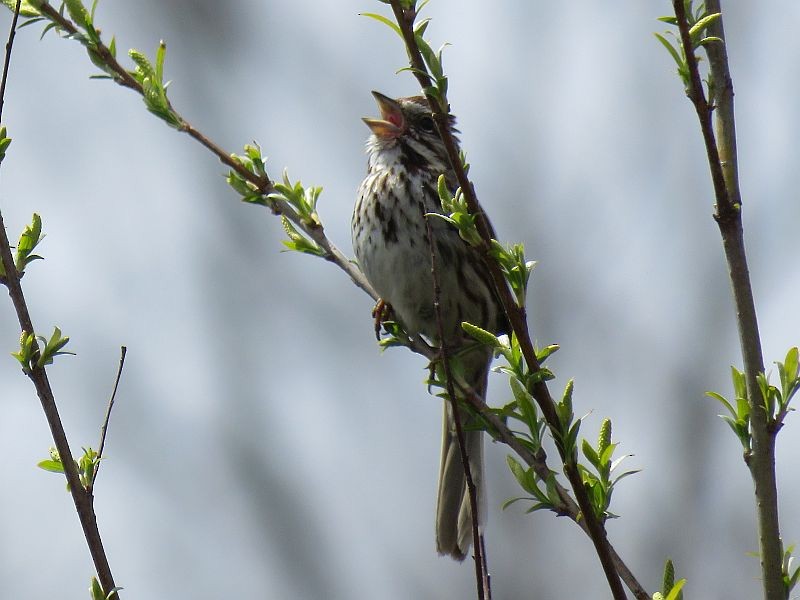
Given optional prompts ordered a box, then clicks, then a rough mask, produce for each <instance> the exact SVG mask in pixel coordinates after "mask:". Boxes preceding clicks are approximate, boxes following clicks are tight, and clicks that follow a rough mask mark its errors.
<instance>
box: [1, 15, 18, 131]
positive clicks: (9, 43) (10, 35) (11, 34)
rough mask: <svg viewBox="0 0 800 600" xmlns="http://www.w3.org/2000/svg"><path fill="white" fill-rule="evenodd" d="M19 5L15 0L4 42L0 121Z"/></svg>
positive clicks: (4, 101)
mask: <svg viewBox="0 0 800 600" xmlns="http://www.w3.org/2000/svg"><path fill="white" fill-rule="evenodd" d="M20 6H22V0H17V5H16V6H15V7H14V18H13V19H11V31H9V32H8V41H7V42H6V59H5V61H4V62H3V79H2V82H1V83H0V122H2V118H3V106H4V105H5V103H6V81H7V80H8V68H9V66H10V65H11V49H12V48H13V47H14V37H15V36H16V35H17V21H18V20H19V8H20Z"/></svg>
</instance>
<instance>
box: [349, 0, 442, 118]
mask: <svg viewBox="0 0 800 600" xmlns="http://www.w3.org/2000/svg"><path fill="white" fill-rule="evenodd" d="M382 1H383V0H382ZM384 3H385V4H390V2H384ZM427 3H428V2H427V0H425V1H424V2H422V3H420V4H419V6H417V2H416V0H401V1H400V6H401V7H402V8H404V9H405V10H406V11H412V15H413V17H414V18H416V16H417V15H418V14H419V12H420V11H421V10H422V9H423V8H424V7H425V5H426V4H427ZM361 15H362V16H364V17H368V18H370V19H374V20H376V21H378V22H379V23H383V24H384V25H386V26H387V27H389V28H390V29H391V30H392V31H394V32H395V33H396V34H397V35H398V36H400V39H401V40H403V42H405V38H404V37H403V31H402V29H401V28H400V27H399V26H398V24H397V23H395V22H394V21H392V20H391V19H389V18H388V17H385V16H383V15H381V14H377V13H361ZM430 21H431V20H430V19H423V20H422V21H420V22H419V23H417V24H416V25H414V28H413V34H414V41H415V42H416V44H417V48H419V53H420V55H421V56H422V60H423V61H424V63H425V66H426V68H427V71H422V74H423V75H424V76H425V77H428V78H429V79H430V80H431V85H429V86H426V87H425V89H424V90H423V92H424V93H425V95H426V96H427V97H428V98H430V99H433V100H434V101H435V102H436V103H437V104H438V106H439V109H440V110H441V112H442V113H443V114H447V113H448V112H449V106H448V103H447V76H446V75H445V74H444V69H443V67H442V52H443V50H444V48H445V46H447V45H448V44H444V45H443V46H442V47H441V48H439V50H438V51H434V50H433V48H431V45H430V44H429V43H428V41H427V40H426V39H425V31H426V30H427V28H428V25H429V24H430ZM400 70H401V71H412V72H419V70H418V69H415V68H413V67H405V68H403V69H400Z"/></svg>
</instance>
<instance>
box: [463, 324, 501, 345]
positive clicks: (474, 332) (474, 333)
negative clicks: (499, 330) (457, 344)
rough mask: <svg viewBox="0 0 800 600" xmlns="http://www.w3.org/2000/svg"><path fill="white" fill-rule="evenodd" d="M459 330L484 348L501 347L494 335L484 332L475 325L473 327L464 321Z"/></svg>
mask: <svg viewBox="0 0 800 600" xmlns="http://www.w3.org/2000/svg"><path fill="white" fill-rule="evenodd" d="M461 328H462V329H463V330H464V331H465V332H466V334H467V335H468V336H470V337H471V338H473V339H475V340H477V341H478V342H480V343H481V344H483V345H484V346H489V347H490V348H499V347H500V345H501V344H500V340H498V339H497V336H496V335H494V334H493V333H491V332H489V331H486V330H485V329H481V328H480V327H478V326H477V325H473V324H472V323H467V322H466V321H464V322H463V323H461Z"/></svg>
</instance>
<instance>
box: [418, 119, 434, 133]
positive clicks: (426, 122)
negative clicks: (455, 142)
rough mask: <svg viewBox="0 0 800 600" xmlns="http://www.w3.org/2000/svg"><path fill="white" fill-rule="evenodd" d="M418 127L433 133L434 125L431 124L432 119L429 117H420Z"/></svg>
mask: <svg viewBox="0 0 800 600" xmlns="http://www.w3.org/2000/svg"><path fill="white" fill-rule="evenodd" d="M419 128H420V129H422V131H425V132H427V133H433V132H434V131H435V130H436V126H435V125H434V124H433V119H432V118H430V117H422V118H421V119H420V120H419Z"/></svg>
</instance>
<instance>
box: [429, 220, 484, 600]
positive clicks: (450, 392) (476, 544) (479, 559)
mask: <svg viewBox="0 0 800 600" xmlns="http://www.w3.org/2000/svg"><path fill="white" fill-rule="evenodd" d="M423 218H424V219H425V228H426V230H427V234H428V247H429V248H430V251H431V277H432V279H433V310H434V313H435V315H436V329H437V332H438V334H439V343H440V344H441V347H440V350H441V357H440V359H441V363H442V369H443V371H444V381H445V388H446V390H447V398H448V399H447V401H448V402H449V403H450V408H451V410H452V411H453V420H454V421H455V426H456V438H457V439H458V452H459V455H460V457H461V466H462V467H463V468H464V479H465V480H466V482H467V495H468V497H469V506H470V516H471V518H472V547H473V548H474V550H475V583H476V585H477V589H478V600H491V598H492V591H491V588H490V587H489V567H488V564H487V561H486V554H485V546H484V544H483V535H482V534H481V530H480V523H479V522H478V512H479V509H480V507H479V501H478V491H477V488H476V487H475V480H474V479H473V478H472V468H471V467H470V464H469V456H468V455H467V444H466V442H465V440H464V428H463V426H462V424H461V410H460V409H459V407H458V401H457V400H456V392H455V389H454V386H453V374H452V372H451V369H450V352H449V348H448V345H447V341H446V338H445V334H444V325H443V323H442V307H441V304H440V302H439V300H440V298H441V293H442V290H441V287H440V285H439V272H438V270H437V263H436V245H435V244H434V242H433V232H432V231H431V222H430V218H429V217H428V216H427V215H423ZM447 426H448V425H447V423H445V427H447ZM443 460H444V459H443ZM440 485H441V482H440ZM440 493H441V490H440Z"/></svg>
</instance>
